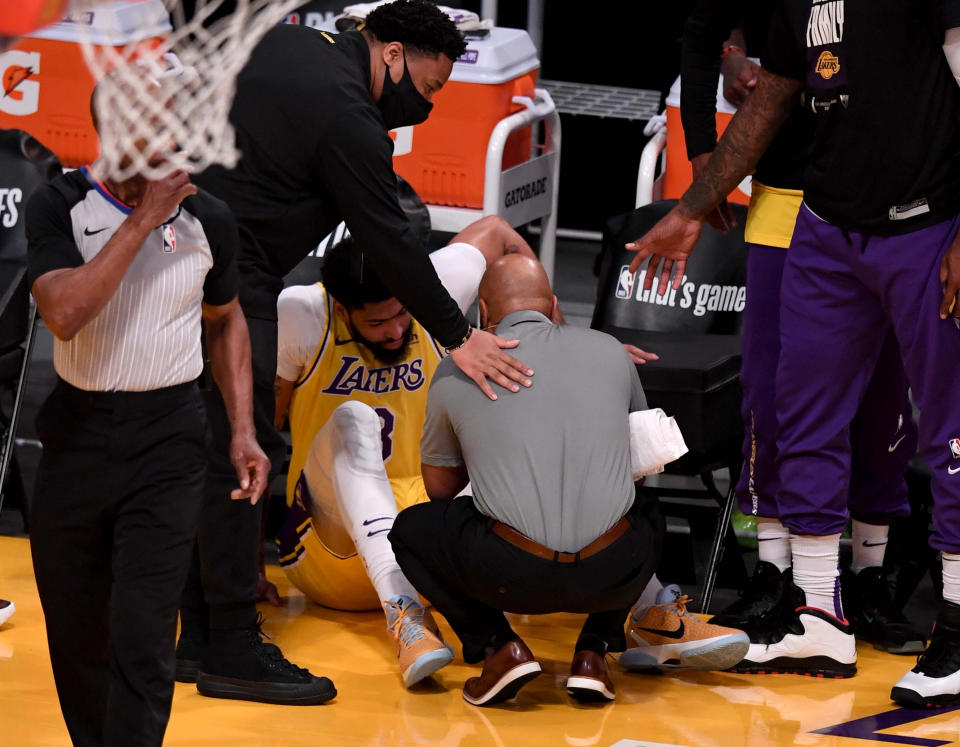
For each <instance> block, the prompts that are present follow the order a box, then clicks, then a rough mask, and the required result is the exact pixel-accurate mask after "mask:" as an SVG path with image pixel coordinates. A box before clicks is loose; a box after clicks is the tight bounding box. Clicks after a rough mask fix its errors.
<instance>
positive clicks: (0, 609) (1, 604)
mask: <svg viewBox="0 0 960 747" xmlns="http://www.w3.org/2000/svg"><path fill="white" fill-rule="evenodd" d="M16 611H17V608H16V607H15V606H14V604H13V602H8V601H7V600H6V599H0V625H3V624H4V623H5V622H6V621H7V620H9V619H10V618H11V617H13V613H14V612H16Z"/></svg>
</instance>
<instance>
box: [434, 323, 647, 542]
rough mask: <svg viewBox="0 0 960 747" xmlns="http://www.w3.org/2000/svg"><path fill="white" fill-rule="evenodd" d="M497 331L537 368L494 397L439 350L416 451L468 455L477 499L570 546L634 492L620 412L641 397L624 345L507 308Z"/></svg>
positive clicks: (597, 530) (621, 509)
mask: <svg viewBox="0 0 960 747" xmlns="http://www.w3.org/2000/svg"><path fill="white" fill-rule="evenodd" d="M497 334H499V335H500V336H502V337H505V338H507V339H512V340H517V339H518V340H520V345H519V347H518V348H517V349H516V350H515V351H513V352H515V354H516V356H517V357H518V358H519V359H520V360H522V361H523V362H524V363H526V364H527V365H529V366H530V367H531V368H533V370H534V371H535V372H536V374H535V375H534V377H533V386H532V387H530V388H529V389H525V390H522V391H520V392H519V393H517V394H512V393H510V392H508V391H506V390H504V389H501V388H500V387H498V386H497V385H496V384H494V388H495V389H496V390H497V392H498V394H499V395H500V396H499V399H497V400H496V401H495V402H494V401H491V400H489V399H487V397H486V395H484V393H483V392H482V391H480V389H479V388H478V387H477V385H476V384H474V383H473V381H471V380H470V379H469V378H467V377H466V376H465V375H464V374H463V372H462V371H460V370H459V369H458V368H457V367H456V365H454V363H453V361H452V360H450V359H449V358H447V359H446V360H444V361H443V362H442V363H441V364H440V367H439V368H438V369H437V371H436V373H435V374H434V377H433V382H432V383H431V384H430V395H429V399H428V401H427V419H426V423H425V424H424V427H423V439H422V440H421V442H420V452H421V459H422V460H423V462H424V463H425V464H429V465H433V466H436V467H456V466H459V465H461V464H466V467H467V472H468V474H469V475H470V483H471V488H472V490H473V497H474V500H475V502H476V506H477V508H478V509H479V510H480V511H481V512H483V513H484V514H486V515H487V516H491V517H493V518H495V519H499V520H500V521H502V522H504V523H505V524H508V525H509V526H511V527H513V528H514V529H516V530H517V531H518V532H521V533H523V534H525V535H526V536H527V537H529V538H530V539H532V540H535V541H536V542H539V543H540V544H542V545H546V546H547V547H550V548H552V549H554V550H560V551H562V552H576V551H578V550H580V549H582V548H583V547H585V546H587V545H588V544H590V543H591V542H593V540H595V539H596V538H597V537H599V536H600V535H601V534H603V533H604V532H606V531H607V530H608V529H610V527H612V526H613V525H614V524H616V523H617V521H618V520H619V519H620V517H622V516H623V515H624V514H625V513H626V512H627V510H628V509H629V508H630V506H631V504H632V503H633V498H634V486H633V478H632V476H631V472H630V428H629V423H628V415H629V413H631V412H633V411H635V410H644V409H646V407H647V402H646V397H644V394H643V389H642V388H641V386H640V378H639V377H638V376H637V370H636V367H635V366H634V364H633V362H632V361H631V360H630V358H629V356H628V355H627V353H626V351H625V350H624V349H623V346H622V345H621V344H620V343H619V342H617V341H616V340H615V339H614V338H613V337H610V336H609V335H606V334H604V333H602V332H597V331H595V330H590V329H582V328H578V327H570V326H558V325H555V324H553V323H551V322H550V320H549V319H547V317H545V316H544V315H543V314H540V313H538V312H536V311H517V312H514V313H512V314H508V315H507V316H506V317H504V319H503V321H501V322H500V325H499V326H498V327H497Z"/></svg>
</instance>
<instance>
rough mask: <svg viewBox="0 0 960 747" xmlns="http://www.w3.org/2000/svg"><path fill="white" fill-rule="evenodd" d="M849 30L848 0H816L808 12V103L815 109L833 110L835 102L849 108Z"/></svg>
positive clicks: (816, 112) (818, 110)
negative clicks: (847, 27) (845, 32)
mask: <svg viewBox="0 0 960 747" xmlns="http://www.w3.org/2000/svg"><path fill="white" fill-rule="evenodd" d="M845 30H846V6H845V2H844V0H814V2H813V3H811V5H810V12H809V14H808V15H807V28H806V46H807V61H808V62H807V64H808V65H809V67H808V68H807V94H806V103H807V106H808V107H809V108H810V109H811V110H812V111H813V112H814V113H815V114H818V113H822V112H828V111H830V110H831V109H832V108H833V106H834V104H837V103H840V104H842V105H843V106H844V108H846V107H847V106H848V104H849V99H850V94H849V91H848V90H847V87H846V84H847V71H846V68H847V62H846V58H845V45H844V42H843V36H844V31H845Z"/></svg>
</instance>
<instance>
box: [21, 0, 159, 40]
mask: <svg viewBox="0 0 960 747" xmlns="http://www.w3.org/2000/svg"><path fill="white" fill-rule="evenodd" d="M171 30H172V27H171V26H170V15H169V14H168V13H167V10H166V8H164V6H163V0H143V1H142V2H107V3H97V4H96V5H92V6H91V7H90V8H89V9H88V10H84V11H80V12H78V13H73V14H71V15H69V16H67V18H66V19H65V20H63V21H60V22H59V23H55V24H53V25H52V26H46V27H44V28H42V29H39V30H37V31H34V32H32V33H30V34H29V35H28V36H30V37H32V38H34V39H53V40H55V41H65V42H78V41H81V40H82V39H89V40H90V41H91V42H92V43H94V44H100V45H104V46H106V45H109V46H122V45H124V44H130V43H132V42H138V41H142V40H144V39H151V38H154V37H157V36H163V35H164V34H168V33H170V31H171Z"/></svg>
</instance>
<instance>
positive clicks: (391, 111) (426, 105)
mask: <svg viewBox="0 0 960 747" xmlns="http://www.w3.org/2000/svg"><path fill="white" fill-rule="evenodd" d="M377 107H378V108H379V109H380V114H381V115H382V116H383V121H384V123H385V124H386V125H387V129H388V130H393V129H395V128H397V127H407V126H409V125H418V124H420V123H421V122H424V121H426V119H427V117H428V116H429V115H430V110H431V109H433V104H431V103H430V102H429V101H427V100H426V99H425V98H424V97H423V94H421V93H420V91H418V90H417V87H416V86H415V85H414V84H413V78H411V77H410V69H409V68H408V67H407V56H406V54H404V56H403V77H402V78H400V82H399V83H394V82H393V78H391V77H390V68H389V67H388V68H387V69H386V71H385V72H384V74H383V91H382V92H381V94H380V100H379V101H378V102H377Z"/></svg>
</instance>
